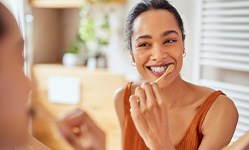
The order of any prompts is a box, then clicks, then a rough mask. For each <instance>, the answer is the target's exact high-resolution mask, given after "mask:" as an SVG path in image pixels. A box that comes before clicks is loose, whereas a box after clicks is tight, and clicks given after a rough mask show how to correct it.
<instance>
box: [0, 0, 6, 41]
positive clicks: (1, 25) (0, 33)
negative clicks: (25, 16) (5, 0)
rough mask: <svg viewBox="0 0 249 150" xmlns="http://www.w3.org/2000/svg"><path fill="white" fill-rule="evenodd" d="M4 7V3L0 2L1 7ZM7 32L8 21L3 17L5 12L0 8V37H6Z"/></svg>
mask: <svg viewBox="0 0 249 150" xmlns="http://www.w3.org/2000/svg"><path fill="white" fill-rule="evenodd" d="M2 8H3V4H2V3H1V2H0V9H2ZM5 33H6V23H5V20H4V17H3V14H2V12H1V10H0V39H2V38H3V37H4V35H5Z"/></svg>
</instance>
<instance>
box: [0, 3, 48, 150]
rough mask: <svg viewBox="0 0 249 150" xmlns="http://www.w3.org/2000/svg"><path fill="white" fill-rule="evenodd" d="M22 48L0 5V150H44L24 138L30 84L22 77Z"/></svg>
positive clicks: (16, 30) (11, 21) (12, 21)
mask: <svg viewBox="0 0 249 150" xmlns="http://www.w3.org/2000/svg"><path fill="white" fill-rule="evenodd" d="M23 45H24V42H23V39H22V36H21V33H20V30H19V28H18V25H17V23H16V20H15V18H14V17H13V16H12V14H11V12H9V11H8V9H7V8H5V6H4V5H3V4H2V3H1V2H0V83H1V84H0V149H8V148H12V149H19V148H21V149H31V148H36V149H38V150H39V149H43V150H46V149H47V148H46V147H45V146H43V145H42V144H40V143H39V142H38V141H36V140H35V139H34V138H32V137H31V136H29V134H28V112H29V110H28V105H27V100H28V95H29V93H30V90H31V84H30V81H29V79H28V78H27V77H26V76H25V74H24V69H23V62H24V59H23V55H22V54H23ZM28 143H29V144H28ZM17 147H18V148H17Z"/></svg>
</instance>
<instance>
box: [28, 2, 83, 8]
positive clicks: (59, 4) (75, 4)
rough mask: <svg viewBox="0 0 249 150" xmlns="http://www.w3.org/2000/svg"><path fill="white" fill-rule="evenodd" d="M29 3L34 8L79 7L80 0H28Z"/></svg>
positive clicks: (81, 3)
mask: <svg viewBox="0 0 249 150" xmlns="http://www.w3.org/2000/svg"><path fill="white" fill-rule="evenodd" d="M29 3H30V5H31V6H32V7H36V8H80V7H81V6H82V5H83V1H82V0H30V1H29Z"/></svg>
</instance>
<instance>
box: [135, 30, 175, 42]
mask: <svg viewBox="0 0 249 150" xmlns="http://www.w3.org/2000/svg"><path fill="white" fill-rule="evenodd" d="M169 34H177V35H179V34H178V33H177V32H176V31H175V30H168V31H165V32H163V33H162V34H161V35H160V36H161V37H164V36H167V35H169ZM139 39H152V36H150V35H141V36H139V37H137V38H136V41H138V40H139Z"/></svg>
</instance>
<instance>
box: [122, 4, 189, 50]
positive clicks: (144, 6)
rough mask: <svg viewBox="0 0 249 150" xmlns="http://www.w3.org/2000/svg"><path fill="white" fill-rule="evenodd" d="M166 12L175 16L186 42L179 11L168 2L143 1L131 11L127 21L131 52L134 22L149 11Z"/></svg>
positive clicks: (128, 41) (127, 36)
mask: <svg viewBox="0 0 249 150" xmlns="http://www.w3.org/2000/svg"><path fill="white" fill-rule="evenodd" d="M160 9H161V10H166V11H168V12H170V13H171V14H172V15H174V17H175V19H176V22H177V25H178V27H179V29H180V30H181V34H182V39H183V41H184V40H185V31H184V26H183V21H182V18H181V16H180V14H179V13H178V11H177V9H176V8H175V7H174V6H172V5H171V4H170V3H169V2H168V1H167V0H142V1H141V2H140V3H138V4H137V5H135V7H133V8H132V10H131V11H130V13H129V15H128V17H127V21H126V40H127V43H128V45H127V47H128V49H129V50H130V51H131V50H132V43H131V36H132V34H133V22H134V20H135V19H136V18H137V17H138V16H139V15H140V14H142V13H144V12H146V11H148V10H160Z"/></svg>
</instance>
